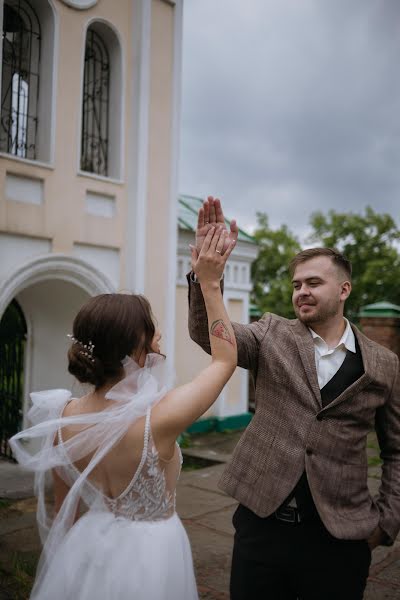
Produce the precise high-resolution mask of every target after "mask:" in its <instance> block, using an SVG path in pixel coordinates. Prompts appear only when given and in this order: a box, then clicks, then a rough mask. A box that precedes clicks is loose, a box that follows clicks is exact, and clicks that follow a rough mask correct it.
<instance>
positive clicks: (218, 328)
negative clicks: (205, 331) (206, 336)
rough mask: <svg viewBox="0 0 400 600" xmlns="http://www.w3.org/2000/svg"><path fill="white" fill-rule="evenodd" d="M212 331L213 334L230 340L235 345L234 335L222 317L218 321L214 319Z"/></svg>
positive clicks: (227, 340)
mask: <svg viewBox="0 0 400 600" xmlns="http://www.w3.org/2000/svg"><path fill="white" fill-rule="evenodd" d="M210 333H211V335H213V336H215V337H217V338H220V339H221V340H225V341H226V342H229V343H230V344H232V346H233V341H232V337H231V335H230V333H229V331H228V328H227V326H226V325H225V323H224V322H223V320H222V319H218V320H217V321H214V322H213V323H212V325H211V327H210Z"/></svg>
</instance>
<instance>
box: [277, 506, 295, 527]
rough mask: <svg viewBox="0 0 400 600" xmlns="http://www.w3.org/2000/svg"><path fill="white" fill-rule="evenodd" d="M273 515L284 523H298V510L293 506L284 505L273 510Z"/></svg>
mask: <svg viewBox="0 0 400 600" xmlns="http://www.w3.org/2000/svg"><path fill="white" fill-rule="evenodd" d="M275 516H276V518H277V519H278V520H279V521H284V522H285V523H300V515H299V512H298V511H297V510H296V509H295V508H294V507H293V506H284V507H281V508H279V509H278V510H276V511H275Z"/></svg>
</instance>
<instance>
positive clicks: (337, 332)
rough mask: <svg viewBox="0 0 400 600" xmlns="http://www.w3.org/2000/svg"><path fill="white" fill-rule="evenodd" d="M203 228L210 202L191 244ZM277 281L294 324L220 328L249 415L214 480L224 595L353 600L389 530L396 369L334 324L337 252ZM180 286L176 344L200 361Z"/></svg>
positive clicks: (344, 266) (300, 258) (397, 494)
mask: <svg viewBox="0 0 400 600" xmlns="http://www.w3.org/2000/svg"><path fill="white" fill-rule="evenodd" d="M214 223H220V224H222V225H224V217H223V213H222V209H221V205H220V202H219V200H214V199H213V198H212V197H210V198H209V199H208V200H207V201H206V202H205V203H204V206H203V207H202V208H201V209H200V211H199V221H198V228H197V233H196V243H197V246H198V247H199V246H201V244H202V241H203V239H204V235H205V234H206V232H207V231H208V228H209V227H210V226H212V225H213V224H214ZM237 233H238V229H237V226H236V224H235V222H232V224H231V231H230V237H231V238H236V237H237ZM290 271H291V275H292V283H293V297H292V300H293V307H294V310H295V313H296V317H297V318H296V319H295V320H288V319H284V318H282V317H279V316H277V315H274V314H265V315H264V316H263V317H262V319H261V320H260V321H258V322H256V323H253V324H251V325H240V324H238V323H233V328H234V332H235V335H236V339H237V346H238V364H239V366H241V367H244V368H246V369H250V370H251V371H252V373H253V376H254V380H255V382H256V398H255V400H256V402H255V404H256V410H255V414H254V417H253V420H252V421H251V423H250V425H249V426H248V428H247V430H246V432H245V433H244V434H243V436H242V438H241V440H240V442H239V444H238V446H237V448H236V450H235V452H234V455H233V459H232V462H231V463H230V464H229V465H228V467H227V468H226V470H225V471H224V473H223V476H222V479H221V481H220V487H221V488H222V489H223V490H224V491H225V492H227V493H228V494H230V495H231V496H233V497H234V498H236V499H237V500H238V502H239V506H238V509H237V510H236V512H235V514H234V517H233V524H234V526H235V530H236V533H235V541H234V549H233V558H232V573H231V598H232V600H261V599H263V598H271V600H295V599H296V598H301V599H302V600H361V599H362V597H363V592H364V589H365V585H366V579H367V576H368V571H369V566H370V561H371V550H372V549H373V548H375V547H376V546H378V545H380V544H385V545H391V544H393V542H394V539H395V538H396V535H397V533H398V531H399V529H400V379H399V375H398V359H397V356H396V355H395V354H393V353H392V352H390V351H389V350H387V349H386V348H384V347H383V346H380V345H378V344H376V343H375V342H373V341H371V340H369V339H368V338H367V337H365V336H364V335H363V334H362V333H361V332H360V331H359V330H358V329H357V328H356V327H355V326H353V325H351V324H350V323H349V322H348V321H347V319H345V318H344V315H343V313H344V305H345V301H346V299H347V298H348V296H349V294H350V292H351V265H350V263H349V262H348V261H347V260H346V259H345V258H344V257H343V256H342V255H341V254H340V253H339V252H337V251H336V250H333V249H328V248H312V249H309V250H304V251H302V252H300V253H299V254H297V255H296V256H295V257H294V258H293V260H292V261H291V264H290ZM188 281H189V331H190V335H191V337H192V339H193V340H194V341H196V342H197V343H198V344H200V345H201V347H202V348H203V349H204V350H205V351H206V352H209V351H210V345H209V339H208V332H207V316H206V312H205V307H204V302H203V298H202V295H201V290H200V286H199V284H198V283H197V282H196V280H195V277H194V276H193V274H190V275H189V276H188ZM222 285H223V284H222ZM373 429H375V431H376V433H377V436H378V440H379V445H380V449H381V458H382V460H383V466H382V481H381V487H380V490H379V496H378V498H376V499H372V498H371V496H370V494H369V491H368V487H367V477H368V464H367V456H366V442H367V434H368V432H369V431H371V430H373Z"/></svg>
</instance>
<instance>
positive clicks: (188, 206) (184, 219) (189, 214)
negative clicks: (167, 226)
mask: <svg viewBox="0 0 400 600" xmlns="http://www.w3.org/2000/svg"><path fill="white" fill-rule="evenodd" d="M202 204H203V200H202V198H197V197H196V196H186V195H181V196H179V197H178V225H179V228H180V229H184V230H186V231H193V232H195V231H196V227H197V213H198V212H199V208H200V207H201V206H202ZM229 222H230V221H229V219H225V223H226V225H227V226H228V227H229ZM238 240H239V241H241V242H248V243H250V244H256V241H255V239H254V238H253V237H252V236H251V235H249V234H248V233H246V232H245V231H243V229H240V228H239V236H238Z"/></svg>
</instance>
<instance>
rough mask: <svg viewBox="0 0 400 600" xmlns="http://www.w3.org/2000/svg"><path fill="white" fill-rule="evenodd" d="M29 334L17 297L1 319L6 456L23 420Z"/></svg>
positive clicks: (2, 445) (0, 427)
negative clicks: (25, 367) (26, 350)
mask: <svg viewBox="0 0 400 600" xmlns="http://www.w3.org/2000/svg"><path fill="white" fill-rule="evenodd" d="M26 336H27V326H26V321H25V317H24V315H23V312H22V310H21V307H20V305H19V304H18V302H17V301H16V300H15V299H14V300H13V301H12V302H11V303H10V304H9V305H8V307H7V308H6V310H5V312H4V314H3V317H2V319H1V321H0V455H1V456H6V457H7V458H11V451H10V448H9V446H8V441H7V440H8V439H9V438H10V437H11V436H12V435H14V433H16V432H17V431H18V430H19V429H20V426H21V422H22V409H23V393H24V362H25V361H24V357H25V344H26Z"/></svg>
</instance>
